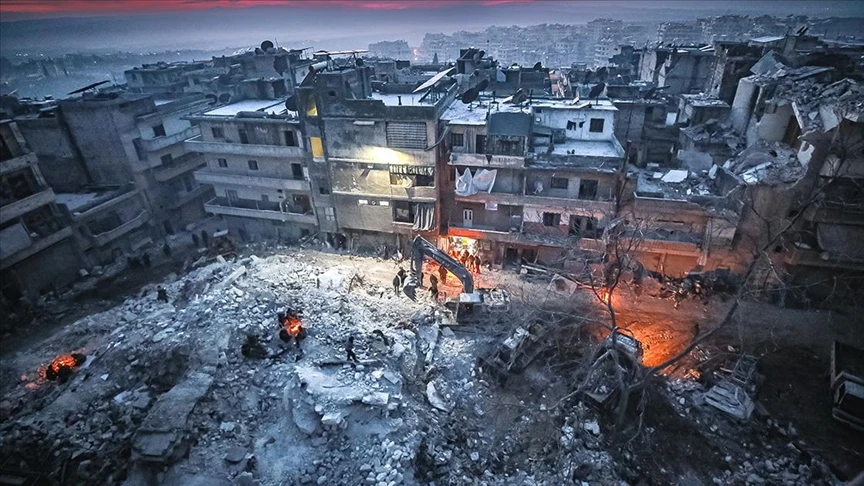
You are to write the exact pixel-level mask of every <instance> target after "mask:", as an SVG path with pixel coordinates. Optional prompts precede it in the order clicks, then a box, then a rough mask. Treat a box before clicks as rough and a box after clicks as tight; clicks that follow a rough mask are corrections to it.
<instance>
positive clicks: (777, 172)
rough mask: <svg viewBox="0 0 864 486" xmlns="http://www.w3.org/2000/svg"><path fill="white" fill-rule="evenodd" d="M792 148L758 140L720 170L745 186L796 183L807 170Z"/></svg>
mask: <svg viewBox="0 0 864 486" xmlns="http://www.w3.org/2000/svg"><path fill="white" fill-rule="evenodd" d="M796 154H797V152H796V151H795V149H793V148H792V147H790V146H788V145H786V144H785V143H782V142H766V141H764V140H761V141H759V142H756V143H755V144H753V145H751V146H750V147H747V148H746V149H744V150H742V151H741V153H739V154H738V155H736V156H735V157H733V158H731V159H729V160H727V161H726V163H725V164H723V168H724V169H725V170H726V171H727V172H729V173H730V174H733V175H734V176H736V177H738V178H739V179H740V180H741V181H742V182H744V183H745V184H749V185H753V184H769V185H770V184H783V183H792V182H795V181H797V180H799V179H800V178H801V177H802V176H803V175H804V173H805V172H806V171H807V167H806V166H805V165H804V164H802V163H801V162H800V161H799V160H798V157H797V155H796Z"/></svg>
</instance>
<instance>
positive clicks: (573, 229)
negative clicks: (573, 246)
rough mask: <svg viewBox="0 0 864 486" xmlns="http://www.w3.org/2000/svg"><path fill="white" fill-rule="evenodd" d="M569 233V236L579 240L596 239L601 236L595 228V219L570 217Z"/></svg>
mask: <svg viewBox="0 0 864 486" xmlns="http://www.w3.org/2000/svg"><path fill="white" fill-rule="evenodd" d="M569 233H570V235H571V236H577V237H580V238H591V239H597V238H599V237H600V236H601V233H602V232H601V231H600V230H599V229H598V228H597V218H589V217H587V216H570V231H569Z"/></svg>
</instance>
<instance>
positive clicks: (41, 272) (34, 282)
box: [0, 120, 84, 311]
mask: <svg viewBox="0 0 864 486" xmlns="http://www.w3.org/2000/svg"><path fill="white" fill-rule="evenodd" d="M72 235H73V232H72V228H71V226H70V224H69V221H68V220H67V219H66V218H65V217H64V215H63V213H62V211H60V209H59V208H58V207H57V196H56V195H55V194H54V191H53V190H52V189H51V188H50V187H49V186H48V185H47V184H46V182H45V179H44V178H43V177H42V174H41V172H40V171H39V166H38V159H37V158H36V155H35V154H34V153H32V152H30V151H29V150H28V149H27V145H26V142H25V141H24V138H23V137H22V136H21V133H20V132H19V131H18V129H17V127H16V125H15V123H14V122H11V121H10V120H3V121H2V122H0V307H2V308H3V309H4V311H5V310H7V309H12V308H14V307H15V306H16V305H17V303H18V301H19V299H22V298H31V299H32V298H36V297H39V296H40V295H42V294H45V293H47V292H50V291H53V290H56V289H59V288H62V287H64V286H65V285H67V284H68V283H70V282H72V281H73V280H75V279H76V278H77V277H78V272H79V271H80V269H81V268H83V267H84V265H83V264H82V262H81V258H80V253H79V251H78V249H77V248H76V246H75V244H74V240H73V238H72Z"/></svg>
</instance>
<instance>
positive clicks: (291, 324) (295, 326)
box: [282, 316, 303, 337]
mask: <svg viewBox="0 0 864 486" xmlns="http://www.w3.org/2000/svg"><path fill="white" fill-rule="evenodd" d="M282 325H283V326H285V329H286V330H287V331H288V334H290V335H291V336H294V337H297V335H298V334H300V331H301V330H302V329H303V323H301V322H300V319H299V318H297V317H293V316H291V317H287V318H286V319H285V321H284V322H283V323H282Z"/></svg>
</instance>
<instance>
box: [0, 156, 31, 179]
mask: <svg viewBox="0 0 864 486" xmlns="http://www.w3.org/2000/svg"><path fill="white" fill-rule="evenodd" d="M36 162H37V159H36V154H34V153H32V152H29V153H26V154H24V155H21V156H20V157H13V158H11V159H7V160H4V161H2V162H0V174H6V173H8V172H14V171H16V170H19V169H23V168H25V167H27V166H28V165H35V164H36Z"/></svg>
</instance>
